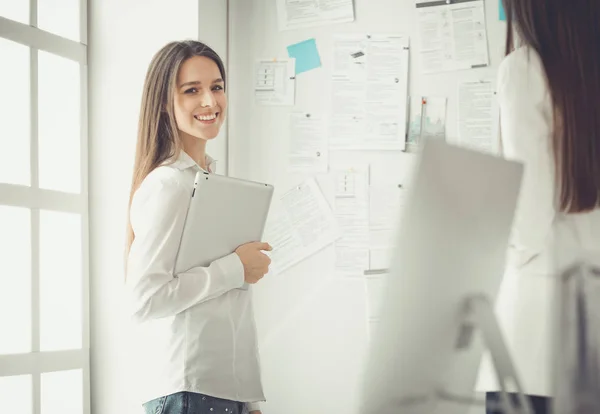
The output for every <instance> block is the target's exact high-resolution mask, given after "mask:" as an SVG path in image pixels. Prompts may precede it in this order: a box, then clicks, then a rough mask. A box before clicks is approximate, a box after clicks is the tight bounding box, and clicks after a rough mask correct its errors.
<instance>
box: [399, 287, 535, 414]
mask: <svg viewBox="0 0 600 414" xmlns="http://www.w3.org/2000/svg"><path fill="white" fill-rule="evenodd" d="M477 329H479V331H480V332H481V335H482V337H483V341H484V344H485V345H486V347H487V349H488V350H489V351H490V354H491V358H492V364H493V366H494V370H495V372H496V377H497V380H498V384H499V386H500V402H499V403H498V404H497V406H490V405H489V404H488V405H487V406H488V408H491V409H494V410H499V411H500V412H502V413H503V414H534V412H533V407H532V405H531V402H530V400H529V399H528V398H527V397H525V394H524V393H523V388H522V386H521V382H520V381H519V378H518V376H517V372H516V371H515V368H514V364H513V361H512V358H511V356H510V353H509V350H508V348H507V347H506V343H505V341H504V339H503V337H502V332H501V331H500V326H499V325H498V320H497V319H496V315H495V313H494V306H493V304H492V303H491V301H490V300H488V298H487V297H485V296H484V295H472V296H469V297H468V298H466V299H465V300H464V301H463V304H462V321H461V323H460V326H459V329H458V335H457V340H456V343H455V346H454V351H455V352H460V351H465V350H467V349H468V348H469V347H470V346H472V344H473V342H474V336H475V335H474V334H475V331H476V330H477ZM508 384H511V385H512V387H513V389H515V390H516V394H517V401H514V400H513V398H511V397H510V395H509V391H508ZM440 402H449V403H453V404H459V405H464V406H472V405H480V406H485V405H486V402H485V401H482V400H481V399H477V398H474V397H473V396H472V395H458V394H456V393H451V392H448V391H446V390H444V389H443V388H442V389H439V390H438V391H434V392H433V395H432V394H430V395H427V396H425V395H423V396H411V397H405V398H402V399H401V400H400V401H399V405H400V406H404V407H406V406H411V405H412V406H415V405H427V406H429V407H435V406H436V405H437V403H440ZM517 402H518V403H517ZM419 412H421V411H419ZM431 412H432V413H433V412H435V408H432V411H431Z"/></svg>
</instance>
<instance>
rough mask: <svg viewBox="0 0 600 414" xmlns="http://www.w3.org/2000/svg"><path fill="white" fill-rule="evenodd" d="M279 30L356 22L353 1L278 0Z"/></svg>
mask: <svg viewBox="0 0 600 414" xmlns="http://www.w3.org/2000/svg"><path fill="white" fill-rule="evenodd" d="M277 17H278V23H279V30H291V29H299V28H302V27H314V26H321V25H325V24H334V23H347V22H352V21H354V5H353V2H352V0H277Z"/></svg>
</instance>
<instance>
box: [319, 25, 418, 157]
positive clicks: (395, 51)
mask: <svg viewBox="0 0 600 414" xmlns="http://www.w3.org/2000/svg"><path fill="white" fill-rule="evenodd" d="M333 48H334V61H333V70H332V78H331V81H332V89H331V91H332V120H331V123H330V147H331V148H332V149H338V150H363V149H368V150H404V149H405V146H406V115H407V113H406V112H407V107H406V105H407V97H408V59H409V50H408V48H409V39H408V37H407V36H404V35H400V34H397V35H376V34H347V35H337V36H334V40H333Z"/></svg>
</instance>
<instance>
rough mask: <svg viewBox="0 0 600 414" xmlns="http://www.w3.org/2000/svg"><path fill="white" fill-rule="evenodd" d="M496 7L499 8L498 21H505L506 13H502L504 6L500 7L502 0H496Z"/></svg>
mask: <svg viewBox="0 0 600 414" xmlns="http://www.w3.org/2000/svg"><path fill="white" fill-rule="evenodd" d="M498 5H499V7H500V20H506V13H505V12H504V6H503V5H502V0H498Z"/></svg>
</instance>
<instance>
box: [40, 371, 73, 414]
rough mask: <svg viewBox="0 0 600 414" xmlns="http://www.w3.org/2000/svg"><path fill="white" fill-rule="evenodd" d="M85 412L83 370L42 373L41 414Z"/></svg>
mask: <svg viewBox="0 0 600 414" xmlns="http://www.w3.org/2000/svg"><path fill="white" fill-rule="evenodd" d="M81 413H83V371H81V370H80V369H77V370H73V371H57V372H47V373H43V374H42V378H41V414H81Z"/></svg>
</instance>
